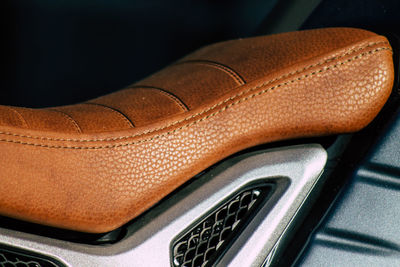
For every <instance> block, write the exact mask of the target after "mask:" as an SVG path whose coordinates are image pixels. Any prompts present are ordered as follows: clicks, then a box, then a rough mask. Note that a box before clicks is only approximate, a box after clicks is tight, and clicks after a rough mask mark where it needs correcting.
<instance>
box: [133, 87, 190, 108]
mask: <svg viewBox="0 0 400 267" xmlns="http://www.w3.org/2000/svg"><path fill="white" fill-rule="evenodd" d="M134 88H148V89H154V90H156V91H158V92H160V93H161V94H163V95H165V96H167V97H168V98H170V99H171V100H173V101H174V102H175V103H176V104H178V106H179V107H180V108H181V109H182V110H183V111H189V108H188V107H187V106H186V104H185V103H183V101H182V100H181V99H180V98H178V97H177V96H176V95H174V94H173V93H171V92H169V91H167V90H165V89H162V88H159V87H154V86H149V85H134V86H131V87H128V89H134Z"/></svg>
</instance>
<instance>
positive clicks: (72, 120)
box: [48, 108, 82, 133]
mask: <svg viewBox="0 0 400 267" xmlns="http://www.w3.org/2000/svg"><path fill="white" fill-rule="evenodd" d="M48 110H51V111H54V112H57V113H60V114H62V115H63V116H64V117H65V118H67V119H68V120H69V121H70V122H71V123H72V125H74V127H75V129H76V130H77V131H78V133H82V129H81V127H79V125H78V123H77V122H76V121H75V120H74V119H73V118H72V117H71V116H70V115H68V114H67V113H65V112H63V111H60V110H58V109H56V108H49V109H48Z"/></svg>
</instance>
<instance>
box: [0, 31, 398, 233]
mask: <svg viewBox="0 0 400 267" xmlns="http://www.w3.org/2000/svg"><path fill="white" fill-rule="evenodd" d="M392 83H393V63H392V52H391V48H390V45H389V43H388V41H387V40H386V39H385V38H384V37H382V36H378V35H376V34H374V33H371V32H368V31H364V30H357V29H349V28H331V29H320V30H309V31H303V32H293V33H285V34H278V35H272V36H267V37H255V38H250V39H242V40H235V41H228V42H223V43H218V44H215V45H211V46H208V47H205V48H202V49H200V50H198V51H196V52H194V53H192V54H190V55H189V56H187V57H185V58H183V59H181V60H179V61H178V62H176V63H175V64H173V65H171V66H169V67H167V68H166V69H164V70H162V71H160V72H158V73H156V74H154V75H152V76H150V77H148V78H146V79H144V80H142V81H139V82H137V83H135V84H133V85H132V86H129V87H128V88H126V89H124V90H122V91H119V92H116V93H113V94H110V95H107V96H104V97H99V98H97V99H94V100H91V101H88V102H85V103H81V104H77V105H71V106H64V107H55V108H46V109H29V108H21V107H6V106H1V107H0V155H1V156H0V157H1V161H2V164H0V214H2V215H6V216H10V217H14V218H19V219H23V220H28V221H32V222H37V223H41V224H46V225H51V226H56V227H61V228H66V229H71V230H78V231H84V232H92V233H99V232H106V231H110V230H113V229H115V228H117V227H119V226H121V225H122V224H124V223H126V222H128V221H129V220H131V219H132V218H134V217H136V216H138V215H139V214H141V213H142V212H143V211H145V210H146V209H148V208H149V207H151V206H152V205H154V204H155V203H156V202H158V201H159V200H161V199H162V198H163V197H165V196H166V195H167V194H169V193H170V192H171V191H173V190H174V189H176V188H177V187H178V186H180V185H181V184H183V183H184V182H186V181H187V180H189V179H190V178H191V177H193V176H194V175H195V174H197V173H199V172H200V171H202V170H203V169H205V168H207V167H209V166H210V165H212V164H214V163H216V162H217V161H219V160H221V159H223V158H224V157H226V156H229V155H231V154H233V153H235V152H237V151H240V150H242V149H245V148H248V147H251V146H255V145H258V144H262V143H266V142H272V141H277V140H283V139H289V138H298V137H310V136H322V135H330V134H336V133H346V132H354V131H358V130H360V129H361V128H363V127H364V126H366V125H367V124H368V123H369V122H370V121H371V120H372V119H373V118H374V117H375V116H376V115H377V113H378V112H379V110H380V109H381V107H382V106H383V105H384V103H385V101H386V100H387V98H388V96H389V94H390V92H391V88H392Z"/></svg>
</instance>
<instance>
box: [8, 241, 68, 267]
mask: <svg viewBox="0 0 400 267" xmlns="http://www.w3.org/2000/svg"><path fill="white" fill-rule="evenodd" d="M0 266H2V267H56V266H57V267H61V266H62V265H61V264H56V263H55V262H52V261H50V260H48V259H45V258H42V257H41V255H37V254H36V253H35V254H31V252H27V253H26V254H25V253H24V252H23V251H22V250H19V249H18V250H15V249H14V248H11V247H8V246H7V247H4V246H2V247H0Z"/></svg>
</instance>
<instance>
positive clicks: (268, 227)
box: [0, 145, 327, 266]
mask: <svg viewBox="0 0 400 267" xmlns="http://www.w3.org/2000/svg"><path fill="white" fill-rule="evenodd" d="M326 160H327V154H326V151H325V150H324V149H323V148H322V147H321V146H320V145H302V146H293V147H286V148H279V149H273V150H265V151H257V152H252V153H248V154H244V155H241V156H238V157H234V158H231V159H228V160H226V161H224V162H222V163H221V164H219V165H218V166H216V167H215V168H213V169H211V170H209V171H208V172H207V173H205V174H203V175H202V176H200V177H199V178H196V179H195V180H194V181H193V182H192V183H190V184H188V185H186V186H185V187H183V188H182V189H180V190H179V191H177V192H175V193H174V194H172V195H171V196H169V197H168V198H167V199H166V200H165V201H163V202H162V203H161V204H159V205H157V206H156V207H155V208H153V209H152V210H151V211H150V212H148V213H146V214H145V215H144V216H141V217H140V218H139V219H136V220H134V221H133V223H132V224H131V225H130V226H129V227H128V235H127V237H126V238H125V239H123V240H121V241H120V242H118V243H116V244H112V245H103V246H95V245H85V244H78V243H72V242H68V241H62V240H55V239H51V238H45V237H41V236H36V235H32V234H27V233H22V232H17V231H13V230H8V229H0V244H6V245H11V246H15V247H18V248H22V249H27V250H30V251H34V252H37V253H41V254H45V255H47V256H50V257H53V258H55V259H57V260H58V261H60V262H62V263H64V264H65V265H67V266H170V265H171V264H172V263H171V243H172V241H173V240H174V239H175V238H176V237H177V236H178V235H179V234H181V232H182V231H183V230H185V229H187V228H188V227H190V226H191V225H193V223H194V222H196V221H199V220H200V219H201V218H204V216H205V214H207V213H208V212H210V211H211V210H213V209H214V207H215V206H216V205H218V204H219V203H221V202H222V201H224V200H225V199H226V198H227V196H230V195H233V194H234V193H235V192H237V191H238V190H240V189H242V188H244V187H245V186H246V185H248V184H250V183H254V182H261V181H267V182H268V181H273V182H275V183H276V184H277V188H278V189H277V192H280V194H279V196H278V197H276V198H275V199H274V197H271V199H270V200H271V201H272V200H273V201H274V203H271V201H267V202H266V204H265V205H264V206H262V207H261V208H260V209H259V211H258V212H257V214H255V216H254V217H253V219H252V220H251V221H250V222H249V224H248V225H247V227H246V228H245V229H244V230H243V231H242V232H241V234H240V235H239V236H238V237H237V239H236V241H234V242H233V244H232V246H231V247H230V248H229V249H228V250H227V252H226V253H225V254H224V255H223V257H222V258H220V260H219V265H221V266H226V265H230V266H260V265H262V264H264V265H269V263H270V261H271V260H272V259H273V255H274V251H275V249H276V248H277V247H278V246H279V242H280V240H282V238H283V236H284V234H285V231H286V230H287V229H288V227H289V226H290V224H291V222H292V221H293V218H294V217H295V215H296V214H297V212H298V211H299V209H300V208H301V206H302V204H303V202H304V200H305V199H306V198H307V196H308V195H309V194H310V192H311V191H312V189H313V187H314V186H315V184H316V183H317V182H318V180H319V177H320V175H321V173H322V171H323V168H324V165H325V163H326Z"/></svg>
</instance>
